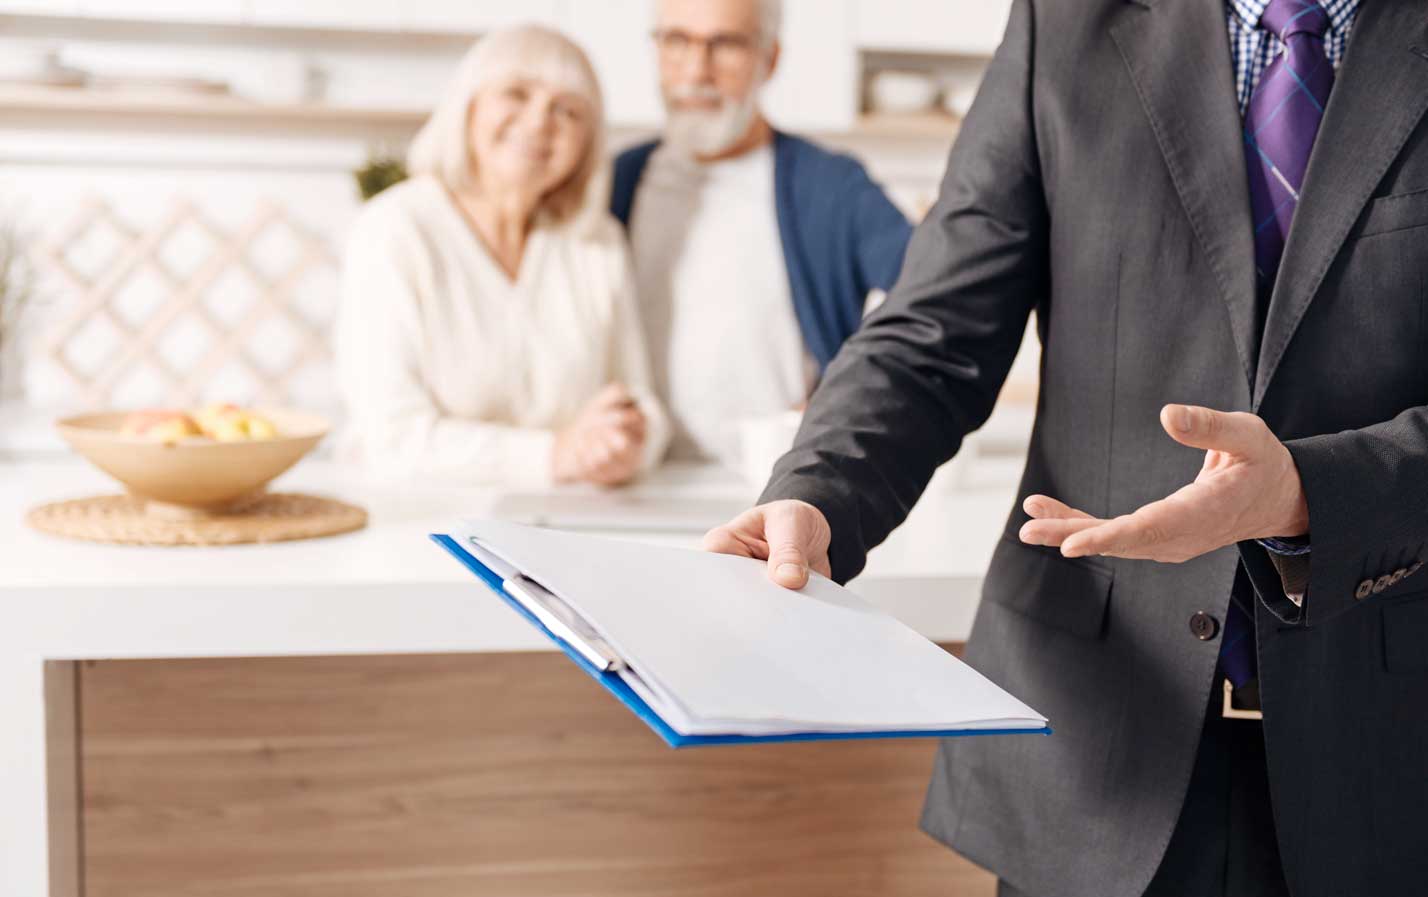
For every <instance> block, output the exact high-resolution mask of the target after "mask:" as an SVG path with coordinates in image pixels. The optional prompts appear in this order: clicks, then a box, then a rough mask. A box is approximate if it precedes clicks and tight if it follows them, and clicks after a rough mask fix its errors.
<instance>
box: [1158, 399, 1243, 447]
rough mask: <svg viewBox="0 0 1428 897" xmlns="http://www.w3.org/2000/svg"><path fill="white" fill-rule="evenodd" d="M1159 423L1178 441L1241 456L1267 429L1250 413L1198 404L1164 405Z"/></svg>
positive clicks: (1182, 443)
mask: <svg viewBox="0 0 1428 897" xmlns="http://www.w3.org/2000/svg"><path fill="white" fill-rule="evenodd" d="M1160 425H1161V426H1162V427H1164V428H1165V432H1167V433H1169V434H1170V438H1172V439H1174V440H1175V441H1176V442H1178V443H1180V444H1181V445H1188V446H1191V447H1193V448H1200V449H1205V450H1206V451H1220V452H1226V453H1228V454H1231V455H1241V456H1244V455H1251V454H1254V452H1255V451H1256V450H1257V449H1258V448H1259V447H1260V445H1261V444H1262V443H1263V441H1264V434H1265V433H1266V432H1267V431H1268V428H1267V427H1265V424H1264V421H1262V420H1260V419H1259V418H1258V417H1256V416H1255V415H1253V414H1248V413H1246V412H1243V411H1216V410H1214V409H1213V408H1203V407H1201V406H1199V405H1166V406H1165V407H1164V408H1162V409H1160Z"/></svg>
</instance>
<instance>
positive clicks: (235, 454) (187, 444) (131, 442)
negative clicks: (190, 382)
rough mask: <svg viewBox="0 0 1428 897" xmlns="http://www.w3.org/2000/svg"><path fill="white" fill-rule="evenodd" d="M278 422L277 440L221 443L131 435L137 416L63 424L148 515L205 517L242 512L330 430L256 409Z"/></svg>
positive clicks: (290, 414)
mask: <svg viewBox="0 0 1428 897" xmlns="http://www.w3.org/2000/svg"><path fill="white" fill-rule="evenodd" d="M253 414H254V415H260V416H261V418H262V419H264V420H266V421H268V422H271V423H272V425H273V427H274V428H275V429H276V433H275V435H273V436H272V437H271V438H261V439H244V440H238V441H220V440H218V439H213V438H209V437H207V436H202V435H184V434H181V433H172V434H169V435H168V436H166V437H164V438H155V437H154V436H152V435H139V434H134V433H132V432H127V431H126V427H125V424H126V423H130V424H132V422H133V419H134V417H135V415H133V414H132V413H131V412H125V411H112V412H100V413H95V414H80V415H76V416H74V417H67V418H65V419H63V420H61V421H59V422H58V423H57V426H58V428H59V432H60V436H62V437H63V438H64V440H65V441H66V442H68V443H69V445H70V447H71V448H73V449H74V450H75V451H76V452H79V454H81V455H83V456H84V458H85V459H86V460H87V461H89V462H90V463H91V464H93V465H94V466H95V467H98V468H99V469H100V470H102V471H104V472H105V473H107V474H109V475H110V476H112V477H114V479H116V480H118V481H119V482H121V483H123V484H124V486H125V488H127V489H128V490H129V492H130V493H131V494H133V495H136V496H138V497H140V498H143V499H145V500H146V502H147V505H146V510H147V512H148V513H151V514H157V515H162V516H178V517H183V516H205V515H212V514H226V513H235V512H238V511H241V510H242V509H243V508H244V507H245V506H246V505H249V504H251V503H252V502H253V501H254V500H255V499H257V498H259V497H261V496H262V494H263V492H264V489H265V487H266V486H267V484H268V482H269V481H270V480H272V479H273V478H274V477H276V476H277V475H278V474H280V473H282V472H283V471H285V470H287V469H288V468H289V467H292V466H293V465H294V464H296V463H297V462H298V461H299V460H300V459H301V458H302V457H303V455H306V454H307V453H308V452H309V451H311V450H312V448H313V447H314V446H316V445H317V444H318V443H319V442H321V441H322V437H323V436H324V435H326V433H327V430H328V422H327V420H325V419H324V418H322V417H319V416H318V415H315V414H308V413H305V412H301V411H291V410H285V409H277V408H262V409H255V410H254V412H253Z"/></svg>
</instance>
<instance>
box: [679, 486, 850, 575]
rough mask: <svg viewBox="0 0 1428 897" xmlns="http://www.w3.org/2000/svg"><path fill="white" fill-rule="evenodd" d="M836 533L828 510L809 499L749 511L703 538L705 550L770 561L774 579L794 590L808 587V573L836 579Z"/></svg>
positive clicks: (773, 503) (712, 530)
mask: <svg viewBox="0 0 1428 897" xmlns="http://www.w3.org/2000/svg"><path fill="white" fill-rule="evenodd" d="M832 538H833V535H832V531H831V530H830V529H829V528H828V521H827V519H825V518H824V516H823V512H822V511H819V510H818V509H817V508H815V507H814V506H813V505H811V504H809V503H808V502H806V501H792V500H785V501H771V502H769V503H768V504H764V505H758V506H757V507H753V508H750V509H749V510H747V511H745V512H744V513H742V514H740V515H739V516H738V517H735V518H734V519H733V520H730V521H729V522H728V523H726V524H724V525H723V526H716V527H715V528H714V529H711V530H710V531H709V532H707V533H705V534H704V545H703V547H704V550H705V551H713V552H717V553H719V554H735V555H739V556H740V557H746V558H757V559H759V560H761V561H768V562H769V563H768V573H769V579H772V580H773V581H774V582H776V583H778V584H779V585H781V586H784V587H785V588H789V589H801V588H803V587H804V586H805V585H806V584H807V583H808V571H809V570H815V571H817V572H819V573H822V574H823V575H824V576H831V575H832V572H833V571H832V569H831V568H830V567H829V565H828V544H829V542H830V541H831V540H832Z"/></svg>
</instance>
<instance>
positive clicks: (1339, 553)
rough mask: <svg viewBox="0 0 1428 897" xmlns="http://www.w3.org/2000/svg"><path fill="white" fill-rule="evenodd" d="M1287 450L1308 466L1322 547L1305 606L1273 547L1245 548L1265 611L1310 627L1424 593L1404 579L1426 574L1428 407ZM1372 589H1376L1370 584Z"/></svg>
mask: <svg viewBox="0 0 1428 897" xmlns="http://www.w3.org/2000/svg"><path fill="white" fill-rule="evenodd" d="M1284 445H1285V447H1286V448H1288V449H1289V454H1290V456H1291V457H1292V458H1293V459H1294V463H1295V466H1296V467H1298V469H1299V478H1300V481H1301V482H1302V484H1303V487H1304V496H1305V499H1306V501H1307V503H1308V505H1309V532H1310V535H1311V537H1312V539H1313V546H1314V550H1313V554H1312V555H1311V556H1310V557H1312V560H1310V561H1309V562H1308V564H1307V567H1306V570H1305V573H1306V576H1307V582H1306V586H1305V590H1304V597H1303V602H1302V606H1301V605H1296V604H1294V603H1293V602H1292V601H1291V600H1289V598H1288V597H1287V596H1286V595H1285V589H1284V587H1283V586H1282V584H1281V581H1280V578H1279V576H1278V575H1277V573H1276V570H1275V567H1274V565H1273V564H1272V563H1271V562H1270V559H1269V558H1268V555H1267V552H1266V551H1265V549H1264V548H1263V547H1261V546H1258V545H1255V544H1253V543H1242V544H1241V545H1240V554H1241V557H1242V558H1243V559H1244V561H1245V567H1246V569H1247V570H1248V571H1249V573H1250V575H1251V579H1252V580H1253V581H1254V584H1255V587H1256V590H1257V591H1258V592H1259V595H1260V599H1261V600H1262V601H1264V603H1265V605H1266V606H1267V607H1268V608H1269V609H1270V610H1271V611H1273V612H1274V614H1275V615H1276V616H1277V617H1279V619H1281V620H1283V621H1284V622H1286V623H1297V624H1301V625H1305V626H1310V625H1318V624H1321V623H1325V622H1327V621H1329V620H1332V619H1333V618H1334V617H1337V616H1338V615H1340V614H1342V613H1344V612H1345V611H1347V610H1350V609H1351V608H1354V607H1356V606H1358V605H1359V604H1360V603H1362V602H1364V601H1371V600H1373V599H1376V598H1378V597H1379V596H1383V597H1386V598H1387V597H1393V596H1394V595H1398V594H1404V593H1405V592H1406V590H1407V589H1410V588H1411V589H1418V588H1421V587H1422V586H1423V583H1422V582H1421V581H1420V580H1418V579H1415V580H1414V581H1413V583H1412V584H1411V585H1403V584H1402V583H1403V580H1404V579H1406V578H1407V577H1408V576H1410V575H1414V574H1416V573H1417V566H1415V565H1421V564H1422V562H1423V557H1424V554H1425V550H1424V549H1425V543H1428V516H1425V515H1424V512H1423V507H1422V504H1421V503H1420V502H1419V501H1415V500H1414V499H1415V498H1417V497H1419V496H1423V495H1425V494H1428V407H1416V408H1410V409H1408V410H1406V411H1404V412H1402V413H1401V414H1399V415H1398V416H1397V417H1395V418H1393V419H1392V420H1389V421H1385V422H1383V423H1379V424H1375V425H1373V426H1370V427H1364V428H1363V429H1359V430H1346V431H1344V432H1341V433H1330V434H1325V435H1321V436H1310V437H1306V438H1303V439H1291V440H1289V441H1287V442H1285V444H1284ZM1410 571H1411V572H1410ZM1365 583H1367V584H1368V585H1369V588H1367V589H1365V588H1361V586H1363V585H1365Z"/></svg>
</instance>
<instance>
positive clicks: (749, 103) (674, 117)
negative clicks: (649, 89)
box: [664, 93, 758, 157]
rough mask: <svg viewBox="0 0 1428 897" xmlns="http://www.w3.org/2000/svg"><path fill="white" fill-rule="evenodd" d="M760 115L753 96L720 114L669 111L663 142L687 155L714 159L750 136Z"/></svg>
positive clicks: (726, 107)
mask: <svg viewBox="0 0 1428 897" xmlns="http://www.w3.org/2000/svg"><path fill="white" fill-rule="evenodd" d="M757 111H758V103H757V97H756V96H755V94H754V93H750V94H749V96H748V97H746V98H745V99H744V100H743V101H742V102H740V103H737V104H725V105H724V106H723V107H721V108H720V109H719V110H718V111H717V112H702V111H699V112H696V111H687V110H678V109H670V110H669V114H668V118H667V120H666V122H665V128H664V139H665V140H666V141H667V142H668V143H669V144H670V145H671V146H673V147H674V148H675V149H677V150H679V151H680V152H682V153H684V154H685V155H688V156H691V157H693V156H715V155H718V154H719V153H722V152H724V151H725V150H727V149H728V148H729V147H731V146H733V145H734V144H735V143H737V142H738V140H739V138H741V137H743V136H744V135H745V134H746V133H748V130H749V125H751V124H752V123H753V121H754V115H755V113H757Z"/></svg>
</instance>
